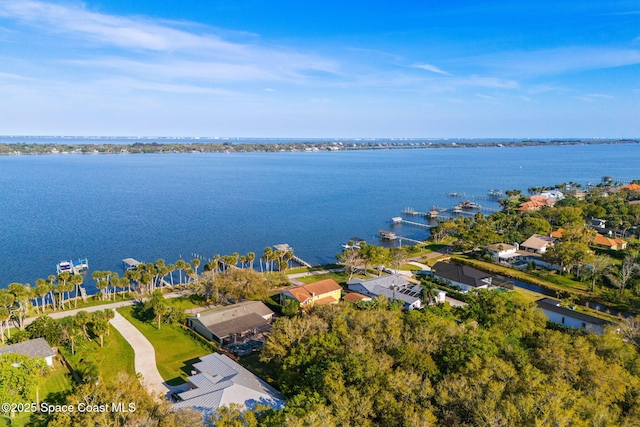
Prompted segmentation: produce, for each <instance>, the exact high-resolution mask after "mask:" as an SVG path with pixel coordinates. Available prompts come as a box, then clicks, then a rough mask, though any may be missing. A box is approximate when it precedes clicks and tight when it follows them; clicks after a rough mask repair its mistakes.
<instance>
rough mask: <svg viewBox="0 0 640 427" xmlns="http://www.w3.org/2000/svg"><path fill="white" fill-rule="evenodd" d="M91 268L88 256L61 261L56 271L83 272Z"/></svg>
mask: <svg viewBox="0 0 640 427" xmlns="http://www.w3.org/2000/svg"><path fill="white" fill-rule="evenodd" d="M87 270H89V260H88V259H87V258H83V259H79V260H77V261H73V260H71V261H60V263H59V264H58V265H56V271H57V272H58V274H60V273H64V272H65V271H68V272H69V273H71V274H82V273H83V272H85V271H87Z"/></svg>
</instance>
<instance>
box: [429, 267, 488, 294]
mask: <svg viewBox="0 0 640 427" xmlns="http://www.w3.org/2000/svg"><path fill="white" fill-rule="evenodd" d="M431 271H432V275H433V276H434V277H439V278H441V279H444V280H446V281H448V282H449V283H451V285H453V286H458V287H459V288H460V290H461V291H462V292H468V291H470V290H472V289H488V288H489V287H490V286H491V285H492V283H491V281H492V280H493V276H492V275H491V274H489V273H485V272H484V271H480V270H478V269H475V268H473V267H469V266H468V265H464V264H456V263H447V262H442V261H438V262H437V263H435V265H434V266H433V267H432V268H431Z"/></svg>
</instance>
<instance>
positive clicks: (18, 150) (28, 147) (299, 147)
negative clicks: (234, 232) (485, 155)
mask: <svg viewBox="0 0 640 427" xmlns="http://www.w3.org/2000/svg"><path fill="white" fill-rule="evenodd" d="M15 139H18V140H19V139H21V138H19V137H15ZM24 139H25V141H27V140H29V139H33V137H31V138H30V137H25V138H24ZM43 139H45V138H43ZM60 139H63V138H60ZM105 139H108V138H105ZM79 140H80V141H86V140H87V139H80V138H79ZM158 140H162V139H160V138H158ZM149 141H150V142H135V143H131V144H126V143H84V142H82V143H73V142H72V141H69V142H66V141H65V142H64V143H63V142H47V143H37V142H31V143H27V142H15V143H0V155H23V154H24V155H55V154H164V153H269V152H318V151H359V150H406V149H421V148H422V149H424V148H479V147H489V148H520V147H549V146H575V145H604V144H611V145H614V144H615V145H617V144H640V139H575V140H574V139H564V140H563V139H551V140H544V139H540V140H521V141H505V140H500V139H496V140H493V141H492V140H479V141H474V140H457V142H456V141H428V140H418V139H416V140H406V141H396V140H382V139H381V140H375V141H353V140H351V141H350V140H344V141H331V142H329V141H326V140H322V141H314V142H310V141H307V142H294V141H292V142H270V143H265V142H240V143H237V142H236V143H231V142H188V143H185V142H165V141H163V142H161V143H158V142H157V141H153V139H149ZM151 141H152V142H151ZM274 141H275V140H274Z"/></svg>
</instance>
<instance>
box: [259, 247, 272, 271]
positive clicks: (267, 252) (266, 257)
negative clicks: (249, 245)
mask: <svg viewBox="0 0 640 427" xmlns="http://www.w3.org/2000/svg"><path fill="white" fill-rule="evenodd" d="M272 259H273V249H271V247H269V246H267V247H266V248H264V252H263V253H262V258H260V260H263V261H264V269H265V270H267V273H268V272H269V262H270V261H271V260H272ZM261 265H262V264H261ZM260 270H261V271H262V268H260Z"/></svg>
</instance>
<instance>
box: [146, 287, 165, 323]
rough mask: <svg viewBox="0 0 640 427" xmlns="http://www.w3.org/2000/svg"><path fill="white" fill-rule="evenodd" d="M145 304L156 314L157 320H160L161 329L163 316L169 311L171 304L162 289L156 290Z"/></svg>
mask: <svg viewBox="0 0 640 427" xmlns="http://www.w3.org/2000/svg"><path fill="white" fill-rule="evenodd" d="M145 305H146V306H147V307H148V308H149V309H150V310H151V312H152V313H153V315H154V316H155V318H156V320H157V321H158V329H160V324H161V322H162V317H163V316H165V315H166V314H167V313H168V312H169V305H168V304H167V302H166V301H165V299H164V295H163V294H162V291H159V290H158V291H154V292H153V293H152V294H151V297H150V298H149V300H148V301H147V302H146V303H145Z"/></svg>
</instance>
